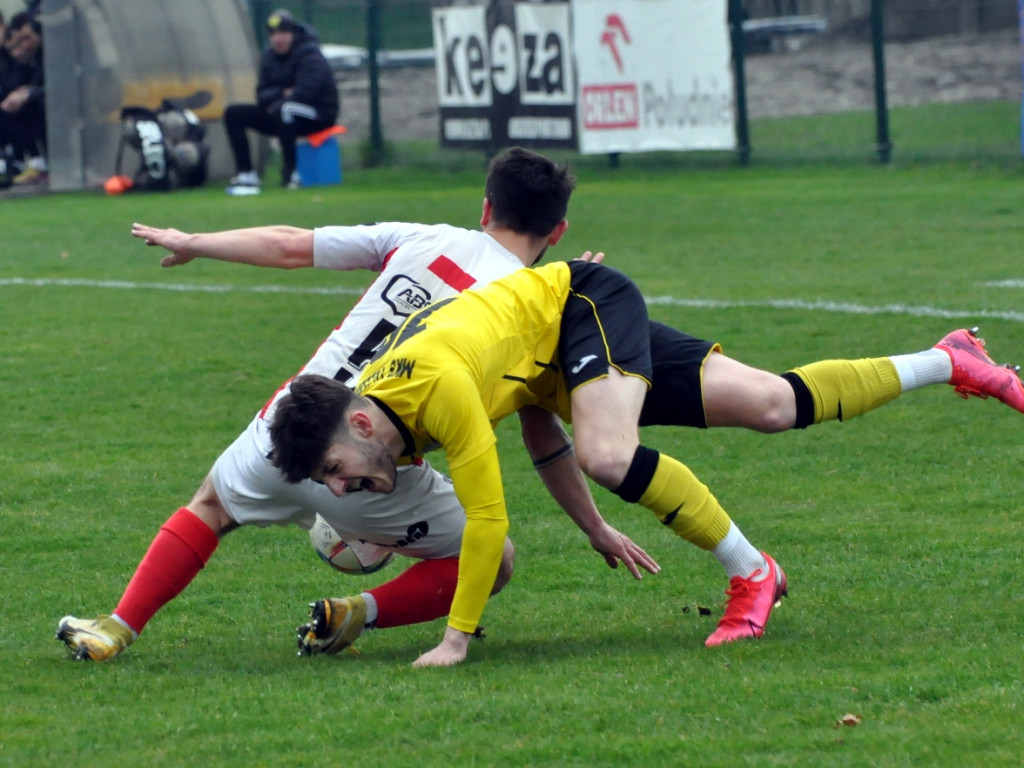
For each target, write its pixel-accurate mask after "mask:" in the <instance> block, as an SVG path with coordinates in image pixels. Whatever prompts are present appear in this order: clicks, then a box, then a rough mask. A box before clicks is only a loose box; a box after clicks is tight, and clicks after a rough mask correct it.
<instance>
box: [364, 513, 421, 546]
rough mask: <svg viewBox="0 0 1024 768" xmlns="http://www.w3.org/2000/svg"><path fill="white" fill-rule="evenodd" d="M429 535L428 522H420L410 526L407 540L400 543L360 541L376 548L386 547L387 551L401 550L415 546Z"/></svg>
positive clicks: (406, 536)
mask: <svg viewBox="0 0 1024 768" xmlns="http://www.w3.org/2000/svg"><path fill="white" fill-rule="evenodd" d="M428 533H430V525H428V524H427V521H426V520H420V521H419V522H417V523H413V524H412V525H410V526H409V527H408V528H407V529H406V531H405V538H401V539H399V540H398V541H392V542H384V541H368V540H367V539H360V541H361V542H363V543H364V544H373V545H374V546H375V547H385V548H387V549H401V548H402V547H407V546H409V545H410V544H415V543H416V542H417V541H419V540H420V539H422V538H424V537H425V536H426V535H427V534H428Z"/></svg>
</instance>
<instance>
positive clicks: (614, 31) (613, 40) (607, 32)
mask: <svg viewBox="0 0 1024 768" xmlns="http://www.w3.org/2000/svg"><path fill="white" fill-rule="evenodd" d="M619 37H621V38H622V42H624V43H626V44H627V45H629V44H630V42H631V41H630V39H629V31H628V30H627V29H626V25H625V24H624V23H623V22H622V17H621V16H619V14H617V13H609V14H608V16H606V17H605V20H604V32H602V33H601V45H607V46H608V48H609V49H610V50H611V52H612V58H613V59H615V66H616V67H617V68H618V70H619V72H622V71H623V66H622V57H621V56H619V47H618V43H617V40H618V38H619Z"/></svg>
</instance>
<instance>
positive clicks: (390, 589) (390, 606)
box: [369, 557, 459, 629]
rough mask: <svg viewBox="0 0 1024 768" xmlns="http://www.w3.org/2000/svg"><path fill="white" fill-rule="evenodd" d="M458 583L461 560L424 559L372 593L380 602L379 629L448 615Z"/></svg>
mask: <svg viewBox="0 0 1024 768" xmlns="http://www.w3.org/2000/svg"><path fill="white" fill-rule="evenodd" d="M458 580H459V558H457V557H446V558H444V559H442V560H421V561H420V562H418V563H416V565H414V566H412V567H411V568H407V569H406V570H405V571H403V572H402V573H400V574H399V575H398V576H396V577H395V578H393V579H392V580H391V581H387V582H385V583H383V584H381V585H380V586H379V587H377V588H375V589H371V590H369V592H370V594H371V595H373V599H374V600H376V601H377V622H376V623H375V624H374V626H375V627H376V628H377V629H384V628H386V627H402V626H405V625H406V624H419V623H420V622H423V621H433V620H434V619H439V618H441V617H442V616H447V615H448V612H449V611H450V610H451V607H452V598H454V597H455V585H456V584H457V583H458Z"/></svg>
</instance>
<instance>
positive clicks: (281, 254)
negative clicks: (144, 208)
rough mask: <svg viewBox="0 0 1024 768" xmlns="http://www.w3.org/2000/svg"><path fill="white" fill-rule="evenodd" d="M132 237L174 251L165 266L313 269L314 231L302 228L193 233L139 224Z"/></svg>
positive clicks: (163, 262)
mask: <svg viewBox="0 0 1024 768" xmlns="http://www.w3.org/2000/svg"><path fill="white" fill-rule="evenodd" d="M132 237H138V238H140V239H142V240H144V241H145V242H146V245H155V246H160V247H161V248H165V249H166V250H168V251H170V255H168V256H164V257H163V259H162V260H161V261H160V266H162V267H176V266H179V265H181V264H188V263H189V262H190V261H192V260H193V259H215V260H217V261H230V262H234V263H236V264H251V265H252V266H255V267H277V268H279V269H298V268H300V267H312V266H313V230H311V229H300V228H299V227H288V226H270V227H251V228H249V229H231V230H226V231H224V232H203V233H197V234H189V233H188V232H181V231H179V230H177V229H158V228H157V227H150V226H147V225H146V224H138V223H136V224H132Z"/></svg>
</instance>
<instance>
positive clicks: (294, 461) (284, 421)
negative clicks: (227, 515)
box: [270, 374, 356, 483]
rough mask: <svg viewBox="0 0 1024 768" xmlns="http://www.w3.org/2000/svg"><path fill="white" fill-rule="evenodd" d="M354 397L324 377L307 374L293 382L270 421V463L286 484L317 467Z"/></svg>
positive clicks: (305, 476) (344, 388)
mask: <svg viewBox="0 0 1024 768" xmlns="http://www.w3.org/2000/svg"><path fill="white" fill-rule="evenodd" d="M355 397H356V395H355V393H353V392H352V390H351V389H349V388H348V387H346V386H345V385H344V384H342V383H341V382H339V381H335V380H334V379H329V378H327V377H326V376H319V375H316V374H306V375H303V376H298V377H297V378H296V379H295V380H294V381H292V385H291V390H290V391H289V392H288V394H286V395H284V396H283V397H282V398H281V399H280V400H278V402H277V406H276V408H275V411H274V420H273V421H272V422H271V424H270V440H271V443H272V444H273V448H272V450H271V452H270V463H271V464H273V465H274V466H275V467H277V468H278V469H279V470H281V472H282V474H284V477H285V479H286V480H287V481H288V482H289V483H298V482H300V481H301V480H305V479H307V478H308V477H309V476H310V475H311V474H312V473H313V470H315V469H317V468H318V467H319V466H320V462H322V461H323V458H324V454H325V453H327V449H328V448H329V447H330V446H331V443H332V441H333V439H334V437H335V435H336V434H337V432H338V429H339V428H341V426H342V419H343V418H344V416H345V411H347V410H348V407H349V405H351V404H352V401H353V399H354V398H355Z"/></svg>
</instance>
